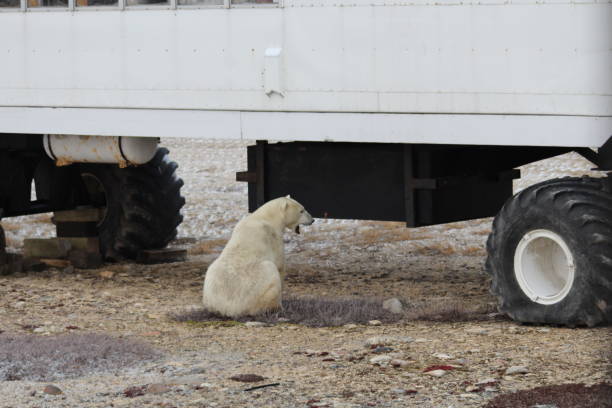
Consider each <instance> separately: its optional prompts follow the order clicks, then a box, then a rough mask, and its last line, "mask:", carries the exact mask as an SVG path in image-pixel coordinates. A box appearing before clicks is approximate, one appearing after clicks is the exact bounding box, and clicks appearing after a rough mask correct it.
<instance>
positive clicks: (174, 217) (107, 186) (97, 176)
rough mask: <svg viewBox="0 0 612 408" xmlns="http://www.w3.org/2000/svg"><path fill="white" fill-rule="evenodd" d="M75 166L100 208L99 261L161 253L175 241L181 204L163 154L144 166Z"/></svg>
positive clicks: (177, 185) (174, 177) (170, 163)
mask: <svg viewBox="0 0 612 408" xmlns="http://www.w3.org/2000/svg"><path fill="white" fill-rule="evenodd" d="M80 167H81V168H80V172H81V177H82V179H83V180H84V181H85V186H86V188H87V190H88V193H89V196H90V198H91V199H92V201H93V203H94V205H95V206H99V207H104V208H105V210H104V215H103V217H102V219H101V220H100V222H99V224H98V231H99V237H100V250H101V253H102V256H103V257H104V258H105V259H107V260H121V259H133V258H135V257H136V255H137V254H138V252H139V251H140V250H142V249H157V248H163V247H165V246H166V245H167V244H168V243H169V242H170V241H172V240H173V239H174V238H175V237H176V233H177V231H176V228H177V227H178V225H179V224H180V223H181V222H182V221H183V216H182V215H181V211H180V210H181V207H183V205H184V204H185V199H184V198H183V197H182V196H181V193H180V189H181V187H182V186H183V180H181V179H180V178H178V177H177V175H176V169H177V167H178V165H177V164H176V163H175V162H173V161H170V160H169V158H168V150H167V149H165V148H159V149H157V152H156V153H155V156H154V157H153V159H151V161H150V162H148V163H147V164H144V165H141V166H138V167H128V168H123V169H122V168H119V167H118V166H117V165H106V164H87V165H81V166H80Z"/></svg>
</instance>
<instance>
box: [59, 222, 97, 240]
mask: <svg viewBox="0 0 612 408" xmlns="http://www.w3.org/2000/svg"><path fill="white" fill-rule="evenodd" d="M55 228H56V231H57V232H56V234H57V236H58V237H62V238H63V237H97V236H98V225H97V223H95V222H58V223H57V224H56V226H55Z"/></svg>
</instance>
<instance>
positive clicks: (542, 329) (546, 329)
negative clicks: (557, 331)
mask: <svg viewBox="0 0 612 408" xmlns="http://www.w3.org/2000/svg"><path fill="white" fill-rule="evenodd" d="M536 331H537V332H539V333H549V332H550V329H549V328H548V327H541V328H539V329H538V330H536Z"/></svg>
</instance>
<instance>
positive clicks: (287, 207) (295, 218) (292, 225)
mask: <svg viewBox="0 0 612 408" xmlns="http://www.w3.org/2000/svg"><path fill="white" fill-rule="evenodd" d="M279 200H280V206H281V210H282V212H283V216H284V220H285V226H286V227H287V228H289V229H291V230H293V231H295V233H296V234H299V233H300V225H311V224H312V223H313V222H314V218H312V215H310V214H308V211H306V210H305V209H304V206H303V205H302V204H300V203H298V202H297V201H295V200H294V199H293V198H291V197H290V196H287V197H283V198H281V199H279Z"/></svg>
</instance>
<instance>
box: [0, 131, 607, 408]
mask: <svg viewBox="0 0 612 408" xmlns="http://www.w3.org/2000/svg"><path fill="white" fill-rule="evenodd" d="M167 145H168V146H169V148H170V150H171V151H172V153H173V158H174V159H175V160H177V161H178V162H179V163H180V165H181V168H180V170H179V171H180V175H181V177H183V178H184V179H185V183H186V186H188V187H186V188H185V189H184V194H185V196H186V199H187V205H186V207H185V209H184V214H185V222H184V224H183V226H181V229H180V231H179V239H178V241H177V244H181V245H184V246H186V247H188V248H189V253H190V255H189V259H188V260H187V262H183V263H175V264H165V265H153V266H145V265H137V264H130V263H123V264H114V265H105V266H104V267H103V268H101V269H98V270H76V271H74V272H72V273H68V272H67V271H61V270H48V271H44V272H37V273H34V272H29V273H27V274H17V275H11V276H4V277H1V278H0V294H1V296H0V336H1V335H5V336H6V335H20V334H24V335H25V334H29V335H32V336H54V335H65V334H70V333H91V332H94V333H105V334H110V335H112V336H116V337H121V338H124V339H133V340H137V341H140V342H144V343H147V344H149V345H151V346H152V347H154V348H155V349H156V350H158V351H159V352H160V353H161V357H159V358H157V359H154V360H152V361H146V362H143V363H142V364H139V365H132V366H130V367H127V368H125V369H121V370H119V369H116V370H113V371H110V372H88V373H85V374H83V375H82V376H80V377H78V378H68V379H62V378H57V379H54V380H53V381H45V382H34V381H27V380H23V379H22V380H18V379H17V380H14V381H4V382H0V407H14V408H17V407H19V408H21V407H128V406H133V407H141V406H152V407H156V406H161V407H316V406H320V407H324V406H325V407H371V406H374V407H405V406H419V407H444V408H446V407H478V406H483V404H485V403H486V401H488V400H490V399H492V398H494V397H495V396H497V395H500V394H501V393H504V392H509V391H514V390H520V389H528V388H532V387H535V386H539V385H553V384H563V383H568V382H584V383H586V384H595V383H599V382H602V381H611V380H612V378H611V373H612V371H611V353H610V350H611V347H610V344H611V343H612V342H611V340H612V330H611V329H610V328H609V327H603V328H593V329H583V328H581V329H568V328H558V327H545V326H523V325H519V324H516V323H514V322H512V321H510V320H507V319H504V318H503V317H500V316H489V318H486V319H484V320H478V321H467V322H460V323H459V322H449V321H404V322H402V323H400V324H391V325H379V326H377V325H368V324H364V325H350V324H349V325H344V326H341V327H332V328H308V327H303V326H299V325H294V324H289V323H279V324H275V325H272V326H260V325H256V324H255V325H254V324H242V323H232V322H218V323H189V322H187V323H180V322H176V321H174V320H173V319H172V318H171V317H170V316H169V313H174V312H181V311H185V310H188V309H190V308H194V307H197V306H198V305H199V302H200V296H201V285H202V282H203V274H204V272H205V271H206V268H207V266H208V265H209V264H210V262H211V261H212V260H213V259H214V258H215V256H216V255H217V254H218V253H219V252H220V250H221V249H222V247H223V244H224V242H225V240H226V239H227V238H228V235H229V233H230V232H231V228H232V226H233V225H234V224H235V223H236V221H237V220H238V219H239V218H240V217H241V216H242V215H244V214H245V212H246V194H245V189H246V187H245V186H244V185H243V184H240V183H236V182H234V174H233V173H234V171H236V170H244V169H245V149H244V147H245V143H243V142H213V141H184V140H173V141H170V142H169V143H168V144H167ZM588 168H589V164H588V163H587V162H586V161H584V160H582V159H581V158H579V157H578V156H576V155H568V156H563V157H561V158H557V159H553V160H549V161H547V162H541V163H536V164H534V165H531V166H528V167H526V168H524V169H523V175H524V179H523V180H522V181H521V182H519V183H517V186H516V187H517V189H520V188H524V187H525V186H526V185H529V184H531V183H533V182H536V181H539V180H541V179H546V178H550V177H554V176H558V175H579V174H583V173H585V171H587V170H588ZM47 221H48V216H47V215H39V216H33V217H25V218H20V219H10V220H3V226H4V227H5V229H6V233H7V243H8V246H9V249H10V250H12V251H19V250H20V247H21V245H22V239H23V238H24V237H28V236H50V235H51V233H52V228H51V226H50V225H48V224H47ZM490 224H491V220H490V219H486V220H478V221H470V222H464V223H453V224H447V225H442V226H434V227H427V228H419V229H414V230H406V229H404V228H403V227H402V225H401V224H400V223H380V222H366V221H361V222H358V221H332V220H326V221H322V220H318V221H317V223H315V224H314V225H313V226H312V227H309V228H304V229H303V233H302V235H299V236H296V235H294V234H289V233H288V234H287V236H286V239H287V246H286V249H287V250H286V252H287V261H288V277H287V285H286V291H287V293H286V294H287V295H288V296H289V295H293V296H299V295H316V296H327V297H337V296H353V297H361V298H380V299H388V298H392V297H398V298H402V299H409V300H410V301H419V302H424V303H427V302H432V303H434V302H437V303H440V302H442V303H444V302H458V301H460V302H464V303H465V304H470V305H482V306H483V307H485V308H486V307H487V306H492V305H493V304H494V303H495V299H494V298H493V297H492V296H491V295H490V294H489V292H488V278H487V276H486V275H485V273H484V271H483V264H484V260H485V256H486V255H485V252H484V249H483V245H484V242H485V241H486V237H487V234H488V232H489V231H490ZM2 332H4V333H2ZM0 352H1V350H0ZM54 358H58V357H57V356H56V357H54ZM1 365H2V361H0V367H1ZM240 374H254V375H258V376H261V377H263V379H259V380H260V381H255V382H251V383H249V382H241V381H236V380H234V379H231V377H234V376H236V375H240ZM60 377H61V376H60ZM246 379H249V378H246ZM253 379H254V380H258V378H253ZM49 384H53V385H54V386H56V387H58V388H59V389H60V390H61V393H59V392H58V391H57V390H55V389H53V388H48V389H47V390H46V392H45V390H44V389H45V386H47V385H49ZM266 384H277V385H272V386H269V387H266V388H260V389H256V390H251V391H247V389H249V388H250V387H253V386H259V385H266Z"/></svg>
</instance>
